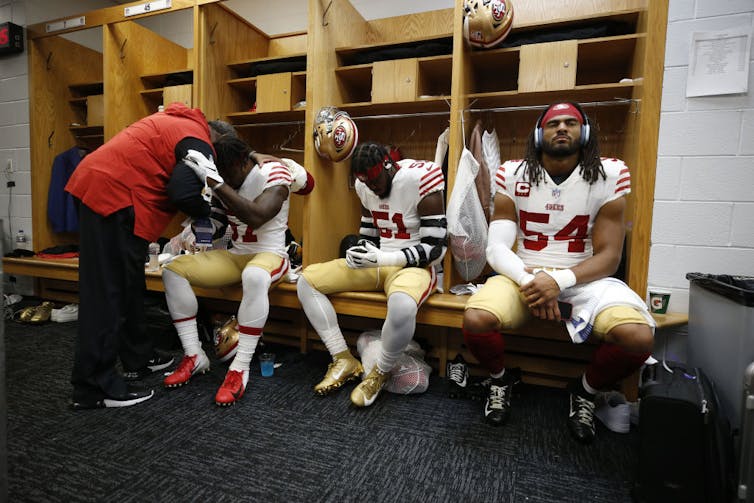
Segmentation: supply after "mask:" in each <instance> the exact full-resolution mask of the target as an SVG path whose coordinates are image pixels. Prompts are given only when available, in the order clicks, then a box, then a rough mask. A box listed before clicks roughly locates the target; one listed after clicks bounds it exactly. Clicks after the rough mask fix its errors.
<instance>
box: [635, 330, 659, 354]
mask: <svg viewBox="0 0 754 503" xmlns="http://www.w3.org/2000/svg"><path fill="white" fill-rule="evenodd" d="M634 341H635V344H636V346H637V351H639V352H641V353H651V352H652V350H653V349H654V342H655V337H654V333H653V332H652V329H651V328H649V326H648V325H637V329H636V331H635V333H634Z"/></svg>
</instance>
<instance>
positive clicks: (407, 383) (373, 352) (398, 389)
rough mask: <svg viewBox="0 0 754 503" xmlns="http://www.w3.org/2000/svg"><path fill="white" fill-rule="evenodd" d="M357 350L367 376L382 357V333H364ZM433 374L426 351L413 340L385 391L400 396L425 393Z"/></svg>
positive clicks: (376, 331) (400, 359) (401, 357)
mask: <svg viewBox="0 0 754 503" xmlns="http://www.w3.org/2000/svg"><path fill="white" fill-rule="evenodd" d="M356 350H357V351H358V353H359V356H360V357H361V365H362V366H363V367H364V375H367V374H369V372H371V371H372V369H373V368H374V366H375V365H376V364H377V358H379V357H380V351H381V350H382V340H381V339H380V331H379V330H370V331H368V332H364V333H362V334H361V335H360V336H359V338H358V339H357V340H356ZM431 372H432V367H430V366H429V365H428V364H427V363H426V362H425V361H424V350H423V349H422V348H421V346H419V344H418V343H417V342H416V341H413V340H412V341H411V342H409V343H408V347H407V348H406V350H405V351H404V352H403V354H402V355H401V356H400V357H399V358H398V361H397V362H396V363H395V367H393V370H392V371H391V372H390V379H389V380H388V382H387V384H385V389H386V390H387V391H389V392H391V393H397V394H399V395H409V394H414V393H424V392H425V391H427V388H428V387H429V374H430V373H431Z"/></svg>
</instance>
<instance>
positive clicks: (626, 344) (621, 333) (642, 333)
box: [605, 323, 654, 353]
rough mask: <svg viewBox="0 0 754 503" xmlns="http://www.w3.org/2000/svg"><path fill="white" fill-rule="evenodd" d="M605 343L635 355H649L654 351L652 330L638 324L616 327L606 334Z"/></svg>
mask: <svg viewBox="0 0 754 503" xmlns="http://www.w3.org/2000/svg"><path fill="white" fill-rule="evenodd" d="M605 341H606V342H610V343H612V344H615V345H617V346H620V347H622V348H624V349H626V350H628V351H631V352H635V353H651V352H652V349H654V335H653V334H652V329H651V328H650V327H649V326H648V325H642V324H639V323H626V324H623V325H618V326H617V327H615V328H613V329H612V330H611V331H610V333H608V334H607V336H606V337H605Z"/></svg>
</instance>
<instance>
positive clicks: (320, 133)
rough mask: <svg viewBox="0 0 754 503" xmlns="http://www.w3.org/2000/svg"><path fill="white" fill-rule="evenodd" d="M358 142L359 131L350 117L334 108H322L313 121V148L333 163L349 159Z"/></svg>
mask: <svg viewBox="0 0 754 503" xmlns="http://www.w3.org/2000/svg"><path fill="white" fill-rule="evenodd" d="M358 141H359V130H358V129H357V128H356V124H354V122H353V120H351V117H350V116H349V115H348V114H347V113H346V112H343V111H341V110H338V109H337V108H335V107H322V108H320V109H319V112H317V117H316V118H315V119H314V148H316V149H317V153H318V154H319V155H320V156H321V157H324V158H325V159H329V160H331V161H333V162H340V161H343V160H345V159H348V158H349V157H351V154H353V149H354V148H356V144H357V143H358Z"/></svg>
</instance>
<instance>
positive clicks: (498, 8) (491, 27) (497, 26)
mask: <svg viewBox="0 0 754 503" xmlns="http://www.w3.org/2000/svg"><path fill="white" fill-rule="evenodd" d="M512 26H513V3H511V0H464V2H463V37H464V38H465V39H466V41H467V42H468V43H469V45H471V46H472V47H481V48H484V49H489V48H491V47H495V46H497V45H499V44H500V43H501V42H502V41H503V40H505V37H507V36H508V33H510V31H511V27H512Z"/></svg>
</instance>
